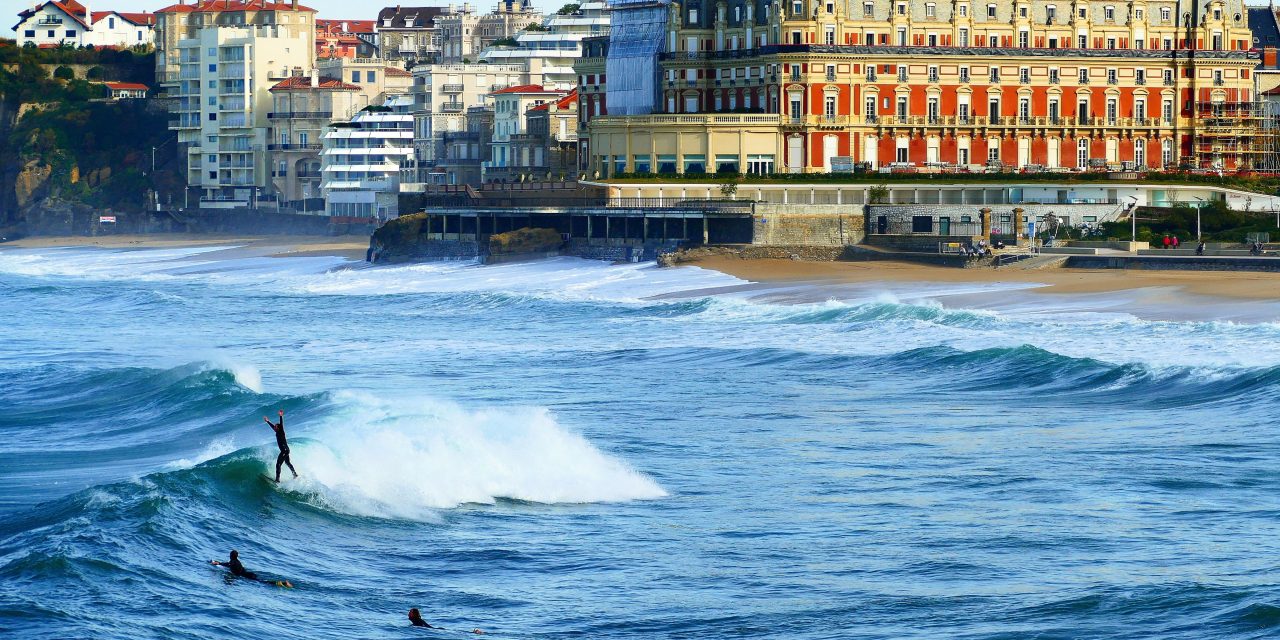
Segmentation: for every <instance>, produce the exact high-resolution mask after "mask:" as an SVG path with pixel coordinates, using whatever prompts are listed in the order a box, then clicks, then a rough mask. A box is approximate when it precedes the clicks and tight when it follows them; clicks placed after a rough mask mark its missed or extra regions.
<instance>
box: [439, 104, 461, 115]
mask: <svg viewBox="0 0 1280 640" xmlns="http://www.w3.org/2000/svg"><path fill="white" fill-rule="evenodd" d="M462 108H463V107H462V103H461V102H442V103H440V111H442V112H444V113H461V112H462Z"/></svg>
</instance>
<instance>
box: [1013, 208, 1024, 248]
mask: <svg viewBox="0 0 1280 640" xmlns="http://www.w3.org/2000/svg"><path fill="white" fill-rule="evenodd" d="M1022 212H1023V209H1022V207H1014V209H1013V241H1014V243H1015V244H1022V230H1023V229H1024V228H1025V225H1024V224H1023V222H1022Z"/></svg>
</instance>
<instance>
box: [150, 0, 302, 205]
mask: <svg viewBox="0 0 1280 640" xmlns="http://www.w3.org/2000/svg"><path fill="white" fill-rule="evenodd" d="M314 13H315V11H314V10H312V9H308V8H306V7H302V6H299V5H296V4H284V3H262V4H245V3H237V2H230V3H228V2H221V1H218V2H214V1H213V0H206V1H205V2H202V3H199V4H191V5H188V4H176V5H172V6H169V7H166V8H164V9H161V10H159V11H157V12H156V16H157V45H158V46H160V47H162V48H161V50H160V52H159V55H157V58H156V60H157V62H156V65H157V71H158V72H160V74H161V75H160V80H161V82H162V84H163V86H164V87H165V89H166V90H167V92H168V94H169V97H170V98H172V100H171V101H170V104H171V107H170V108H171V118H170V122H169V128H170V129H173V130H175V131H177V134H178V147H179V153H181V154H182V155H183V156H185V159H186V162H185V165H186V167H187V186H188V187H189V188H191V189H195V190H198V197H199V201H200V204H201V206H205V207H239V206H256V205H257V203H258V202H259V201H260V200H262V199H263V198H264V197H266V198H273V197H274V196H275V193H274V192H275V188H274V187H275V185H274V182H273V181H272V179H271V177H270V172H271V168H270V167H269V166H268V155H267V153H265V151H266V150H267V144H268V135H269V133H270V131H271V121H270V119H269V117H268V116H269V114H271V113H272V112H273V109H274V102H275V101H274V99H273V96H272V94H271V91H270V88H271V86H272V85H273V84H275V83H276V82H278V81H280V80H285V79H287V78H290V77H294V76H303V75H305V74H306V73H307V72H308V71H309V70H310V69H311V66H312V61H313V56H314V54H315V28H314V26H313V24H312V22H313V19H314Z"/></svg>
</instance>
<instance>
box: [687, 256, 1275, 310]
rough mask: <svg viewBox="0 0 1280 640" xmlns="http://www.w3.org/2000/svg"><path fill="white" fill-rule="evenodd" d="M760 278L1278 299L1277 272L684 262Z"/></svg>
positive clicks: (720, 259)
mask: <svg viewBox="0 0 1280 640" xmlns="http://www.w3.org/2000/svg"><path fill="white" fill-rule="evenodd" d="M685 264H688V265H691V266H697V267H702V268H704V269H714V270H716V271H720V272H722V273H727V274H729V275H732V276H734V277H737V278H741V279H743V280H750V281H752V282H761V283H772V284H780V283H791V284H799V283H812V284H837V283H838V284H849V283H871V282H912V283H1028V284H1038V285H1042V286H1040V287H1037V288H1036V289H1035V291H1037V292H1044V293H1106V292H1114V291H1126V290H1132V289H1151V288H1165V289H1172V290H1173V291H1175V292H1184V293H1186V294H1190V295H1191V296H1197V297H1198V296H1211V297H1218V298H1234V299H1240V300H1280V273H1259V272H1248V271H1144V270H1121V269H1099V270H1093V269H1066V268H1047V269H1036V270H1022V269H1017V268H1003V269H994V268H976V269H957V268H951V267H935V266H929V265H920V264H913V263H905V262H805V261H801V260H776V259H751V260H744V259H741V258H735V257H726V256H710V257H706V258H701V259H698V260H695V261H692V262H688V263H685Z"/></svg>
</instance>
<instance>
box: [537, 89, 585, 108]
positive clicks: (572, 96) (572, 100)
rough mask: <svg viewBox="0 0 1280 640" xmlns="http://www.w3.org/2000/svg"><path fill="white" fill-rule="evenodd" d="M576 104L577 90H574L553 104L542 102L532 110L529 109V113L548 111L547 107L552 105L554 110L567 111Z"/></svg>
mask: <svg viewBox="0 0 1280 640" xmlns="http://www.w3.org/2000/svg"><path fill="white" fill-rule="evenodd" d="M577 102H578V90H577V89H574V90H573V91H570V92H569V93H567V94H565V95H564V96H563V97H561V98H560V99H559V100H556V101H555V102H544V103H542V104H540V105H535V106H534V107H533V108H531V109H529V111H550V108H549V107H550V106H551V105H552V104H554V105H556V109H568V108H569V107H572V106H573V105H575V104H577Z"/></svg>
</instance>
